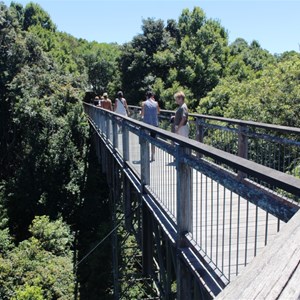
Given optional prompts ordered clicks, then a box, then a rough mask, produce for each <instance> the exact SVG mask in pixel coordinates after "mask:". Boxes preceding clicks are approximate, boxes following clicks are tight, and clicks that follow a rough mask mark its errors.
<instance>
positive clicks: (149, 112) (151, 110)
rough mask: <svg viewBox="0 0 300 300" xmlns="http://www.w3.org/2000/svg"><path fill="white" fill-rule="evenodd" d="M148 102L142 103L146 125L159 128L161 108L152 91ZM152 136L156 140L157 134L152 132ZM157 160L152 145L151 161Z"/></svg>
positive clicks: (142, 112)
mask: <svg viewBox="0 0 300 300" xmlns="http://www.w3.org/2000/svg"><path fill="white" fill-rule="evenodd" d="M146 99H147V100H146V101H143V102H142V109H141V115H142V119H143V121H144V122H145V123H147V124H149V125H152V126H156V127H158V114H159V112H160V108H159V105H158V102H157V101H155V99H154V94H153V92H151V91H148V92H147V93H146ZM151 136H152V137H153V138H155V136H156V135H155V133H154V132H151ZM154 160H155V146H154V145H153V144H151V161H154Z"/></svg>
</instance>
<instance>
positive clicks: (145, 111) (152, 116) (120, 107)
mask: <svg viewBox="0 0 300 300" xmlns="http://www.w3.org/2000/svg"><path fill="white" fill-rule="evenodd" d="M174 99H175V101H176V104H177V105H178V109H177V110H176V112H175V115H174V116H173V117H172V118H171V120H170V122H171V123H172V126H171V128H172V132H174V133H177V134H179V135H181V136H184V137H188V136H189V124H188V107H187V105H186V103H185V94H184V93H183V92H182V91H180V92H177V93H176V94H175V95H174ZM94 104H95V105H97V106H100V107H102V108H104V109H108V110H111V111H114V112H116V113H118V114H121V115H123V116H128V115H129V110H128V106H127V102H126V99H125V98H124V97H123V92H122V91H119V92H118V93H117V98H116V100H115V103H114V109H113V107H112V101H111V100H110V99H109V98H108V95H107V93H104V94H103V96H102V97H101V98H99V97H98V96H96V97H95V100H94ZM159 113H160V108H159V104H158V102H157V101H156V100H155V95H154V93H153V92H152V91H148V92H147V93H146V100H145V101H143V102H142V107H141V117H142V120H143V121H144V122H145V123H147V124H149V125H152V126H155V127H158V115H159ZM151 136H152V137H153V138H155V133H151ZM151 160H152V161H154V160H155V147H154V145H153V144H151Z"/></svg>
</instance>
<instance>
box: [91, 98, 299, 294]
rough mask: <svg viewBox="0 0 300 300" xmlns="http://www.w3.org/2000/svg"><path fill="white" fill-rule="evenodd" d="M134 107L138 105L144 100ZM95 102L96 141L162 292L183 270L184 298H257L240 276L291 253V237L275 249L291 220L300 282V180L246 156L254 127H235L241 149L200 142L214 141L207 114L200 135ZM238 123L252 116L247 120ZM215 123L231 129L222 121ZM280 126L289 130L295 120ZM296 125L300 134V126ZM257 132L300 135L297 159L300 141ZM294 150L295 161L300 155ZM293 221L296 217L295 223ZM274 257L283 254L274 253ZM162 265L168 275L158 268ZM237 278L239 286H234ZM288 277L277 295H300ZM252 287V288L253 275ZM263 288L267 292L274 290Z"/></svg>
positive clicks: (145, 266) (180, 289) (178, 282)
mask: <svg viewBox="0 0 300 300" xmlns="http://www.w3.org/2000/svg"><path fill="white" fill-rule="evenodd" d="M132 109H135V110H136V111H138V108H132ZM85 111H86V114H87V115H88V118H89V121H90V124H91V127H92V128H93V130H94V132H95V134H96V135H95V145H96V151H97V154H98V157H99V160H100V161H101V163H102V165H103V166H104V172H105V173H106V174H107V178H108V180H109V181H110V182H111V183H112V188H113V189H121V190H122V191H121V192H120V193H119V196H120V195H122V199H121V200H120V201H122V206H123V207H124V215H125V216H128V220H127V226H128V230H135V231H136V236H137V239H138V240H140V246H141V249H142V251H143V270H144V272H145V273H147V274H149V275H150V276H154V277H156V278H155V281H156V282H157V283H158V285H159V286H160V289H159V290H160V298H161V299H173V298H174V292H172V287H171V286H172V284H173V286H174V280H175V282H176V291H177V293H176V299H202V298H203V299H209V298H215V297H220V299H221V298H222V297H223V298H222V299H243V297H246V298H245V299H254V298H255V293H253V297H252V296H251V293H249V294H247V293H246V294H242V292H241V291H240V292H241V293H240V294H239V293H238V291H237V290H238V289H239V286H241V287H242V286H243V285H244V286H245V287H246V281H248V279H247V276H246V275H245V274H250V273H251V272H252V273H251V274H252V276H254V275H253V274H254V273H253V272H255V271H253V270H256V271H257V270H258V269H259V268H260V267H261V268H263V265H264V264H265V261H266V260H268V259H269V260H270V257H269V256H272V255H275V253H276V255H279V254H280V253H281V254H283V252H284V253H286V250H285V249H284V248H282V247H281V248H282V250H280V247H278V249H277V252H272V251H271V249H270V246H267V245H274V243H276V245H279V244H280V243H283V244H284V242H283V240H284V239H286V240H289V236H286V234H287V233H286V230H290V231H291V232H292V233H293V235H294V237H295V239H296V240H298V243H297V242H296V244H294V248H295V249H294V253H295V255H296V257H297V256H298V258H295V257H294V256H293V257H294V259H293V263H291V265H289V270H290V271H287V273H290V278H291V280H292V281H291V282H293V281H295V279H293V276H297V274H298V273H297V272H296V271H293V270H297V268H298V266H299V260H300V256H299V248H300V246H299V237H300V228H299V227H297V221H296V223H295V222H293V223H291V222H289V220H290V219H292V218H293V219H294V218H295V220H298V219H299V216H298V215H299V213H298V210H299V197H300V180H299V179H297V178H296V177H294V176H292V175H288V174H286V173H283V172H280V171H278V170H274V169H271V168H269V167H267V166H263V165H262V164H258V163H256V162H254V161H251V160H249V159H246V158H247V157H248V156H249V152H251V151H252V152H253V150H250V151H249V147H247V148H246V147H245V146H248V144H249V136H248V133H249V128H248V129H247V130H246V131H245V129H243V130H242V129H241V128H237V129H236V130H235V134H236V140H235V141H234V144H236V145H237V149H236V150H235V151H236V153H234V154H232V153H228V152H225V151H223V150H220V149H216V148H215V147H212V146H210V145H206V144H203V143H201V142H199V140H200V141H202V142H204V141H205V139H207V140H208V141H212V143H213V142H214V141H213V138H212V137H213V136H212V135H210V137H209V138H207V135H208V134H207V132H206V134H205V129H204V127H203V126H204V125H203V122H202V123H199V121H197V119H196V121H195V126H202V127H198V128H196V127H195V128H196V129H195V133H196V134H195V139H198V141H195V140H192V139H186V138H182V137H180V136H178V135H175V134H173V133H170V132H168V131H165V130H163V129H159V128H155V127H152V126H148V125H146V124H145V123H142V122H140V121H137V120H134V119H132V118H127V117H121V116H119V115H117V114H115V113H112V112H108V111H105V110H103V109H101V108H96V107H94V106H92V105H89V104H85ZM165 114H166V120H167V118H168V116H167V113H165ZM200 117H201V118H202V119H203V116H200ZM195 118H196V117H195ZM227 121H228V122H229V121H230V120H227ZM231 121H232V120H231ZM217 122H221V121H220V120H217ZM222 122H225V120H222ZM232 122H234V121H232ZM205 123H207V122H205ZM235 124H238V126H245V124H241V121H236V122H235ZM250 125H251V126H255V124H248V126H250ZM214 126H217V127H214V128H218V130H219V131H220V130H221V127H220V126H221V125H220V123H219V124H218V125H216V124H215V125H214ZM231 126H232V125H231ZM257 126H258V125H257ZM259 126H260V127H259V128H262V126H264V127H263V130H267V127H268V126H265V125H263V124H259ZM223 127H224V126H223ZM243 128H244V127H243ZM280 130H281V131H280V132H284V134H286V131H287V130H288V128H281V129H280ZM225 131H226V132H227V130H225ZM250 131H251V130H250ZM150 132H155V134H156V138H153V137H151V136H150ZM245 132H247V135H246V134H245ZM293 134H297V129H296V133H295V132H293ZM299 134H300V130H299ZM221 136H222V135H221ZM254 136H255V138H260V139H263V138H265V140H266V141H268V140H271V141H272V143H273V144H274V141H275V140H276V142H277V143H279V141H281V139H282V140H284V142H283V143H285V142H286V143H288V144H289V145H292V149H293V151H291V152H290V154H289V156H290V160H291V159H292V155H295V153H296V156H297V153H298V152H297V151H298V150H299V149H300V147H299V149H298V148H297V147H298V146H297V145H298V144H297V143H298V141H297V140H295V143H293V140H292V139H290V141H292V142H290V141H288V140H289V139H288V138H286V137H279V136H278V135H277V136H276V137H275V136H273V137H271V138H270V137H269V136H267V134H266V133H264V134H258V133H257V132H256V133H255V134H254V133H253V132H252V138H253V137H254ZM218 139H219V141H220V143H219V145H224V140H222V139H220V138H219V137H218ZM149 143H152V144H154V145H155V146H156V159H155V161H153V162H151V161H150V154H149ZM229 143H230V140H229ZM258 144H259V143H258ZM265 145H266V143H265ZM214 146H215V145H214ZM299 146H300V144H299ZM294 149H296V152H295V150H294ZM224 150H225V149H224ZM230 152H232V151H230ZM252 152H251V153H252ZM279 152H280V153H281V150H280V149H279V150H277V149H276V150H274V149H273V152H272V153H279ZM238 155H239V156H240V157H239V156H238ZM251 155H252V154H251ZM272 155H273V154H272ZM280 155H281V154H280ZM280 155H277V154H276V155H273V157H274V158H275V157H277V156H278V157H280ZM253 157H260V155H259V156H255V155H253ZM270 159H271V158H270ZM295 159H297V157H296V158H295ZM292 160H293V162H294V158H293V159H292ZM275 165H276V166H278V164H277V163H276V164H275ZM275 165H274V166H275ZM289 167H290V166H289ZM280 168H281V169H282V168H283V167H281V166H280ZM117 186H119V187H117ZM130 189H134V190H135V191H136V192H137V194H138V195H139V196H138V198H139V200H138V201H137V203H138V204H137V205H140V206H135V207H138V208H137V211H139V210H140V212H139V213H135V211H134V213H133V210H134V209H136V208H134V207H133V201H132V199H130V194H131V193H130V191H129V190H130ZM115 196H116V195H115ZM115 201H116V199H115ZM295 214H296V216H295V217H293V216H294V215H295ZM286 222H289V223H288V225H289V224H294V225H291V226H290V227H291V228H290V229H285V228H287V225H286V224H285V223H286ZM298 223H299V222H298ZM287 244H288V243H287ZM273 247H274V246H273ZM273 247H272V248H273ZM267 249H269V250H267ZM260 257H264V258H261V259H260ZM268 257H269V258H268ZM280 257H285V258H286V259H287V258H288V257H290V256H283V255H281V256H280ZM271 261H272V263H276V259H274V258H272V260H271ZM249 263H250V265H249V266H248V264H249ZM261 264H263V265H261ZM274 265H275V264H274ZM155 266H156V269H157V270H158V275H157V273H156V274H154V272H153V270H154V267H155ZM157 266H158V267H157ZM250 266H251V268H252V269H250ZM253 266H254V267H253ZM293 267H294V269H293ZM248 270H249V271H248ZM251 270H252V271H251ZM293 272H294V273H293ZM240 273H241V274H242V275H239V274H240ZM249 276H250V275H249ZM273 278H275V277H273ZM286 278H287V277H286ZM295 278H297V277H295ZM252 279H253V278H252ZM271 280H272V277H266V278H265V280H264V281H263V280H262V279H261V291H263V290H265V289H266V288H269V287H270V285H271V284H272V283H271ZM231 282H232V283H231ZM263 282H264V283H263ZM282 282H284V280H283V281H282ZM275 283H276V281H275V282H274V284H275ZM291 284H292V283H291ZM234 285H235V288H231V289H230V287H231V286H232V287H233V286H234ZM275 285H276V284H275ZM227 286H228V287H227ZM281 286H282V287H281V290H280V288H279V287H278V290H280V291H281V292H280V294H277V296H276V297H275V296H274V298H272V297H271V298H270V299H276V298H277V297H278V295H285V293H290V295H291V297H296V296H295V295H297V293H298V296H300V289H299V290H298V291H297V289H296V291H295V292H294V293H292V292H290V291H289V289H287V287H288V286H289V283H288V281H285V283H284V284H282V285H281ZM292 286H294V285H291V287H292ZM247 287H248V290H247V291H250V290H251V286H250V284H248V285H247ZM252 288H253V285H252ZM242 289H243V288H242ZM291 289H292V288H291ZM230 291H231V294H230ZM266 293H267V292H266ZM257 295H258V296H257V297H258V298H259V295H264V293H263V292H262V293H261V294H257ZM274 295H275V294H274ZM298 296H297V297H298ZM228 297H229V298H228ZM235 297H237V298H235ZM247 297H250V298H247ZM251 297H252V298H251ZM297 297H296V298H297Z"/></svg>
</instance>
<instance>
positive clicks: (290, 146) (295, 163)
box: [129, 106, 300, 177]
mask: <svg viewBox="0 0 300 300" xmlns="http://www.w3.org/2000/svg"><path fill="white" fill-rule="evenodd" d="M129 108H130V110H131V112H132V114H131V116H132V117H133V118H135V119H139V118H140V110H141V108H140V107H138V106H129ZM172 115H174V112H173V111H169V110H162V111H161V113H160V116H159V118H160V127H161V128H163V129H168V130H171V126H170V123H169V120H170V117H171V116H172ZM189 123H190V127H191V133H190V138H192V139H195V140H197V141H200V142H202V143H205V144H207V145H211V146H213V147H216V148H218V149H220V150H223V151H226V152H228V153H231V154H235V155H238V156H240V157H243V158H247V159H249V160H252V161H254V162H256V163H259V164H261V165H264V166H267V167H269V168H272V169H275V170H278V171H281V172H284V173H288V174H291V175H293V176H297V177H300V128H295V127H287V126H278V125H273V124H265V123H258V122H251V121H242V120H236V119H228V118H222V117H215V116H208V115H200V114H190V120H189Z"/></svg>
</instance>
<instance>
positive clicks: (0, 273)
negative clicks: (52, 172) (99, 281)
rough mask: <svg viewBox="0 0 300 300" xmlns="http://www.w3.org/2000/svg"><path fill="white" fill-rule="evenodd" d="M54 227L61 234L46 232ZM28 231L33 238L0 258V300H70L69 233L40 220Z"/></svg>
mask: <svg viewBox="0 0 300 300" xmlns="http://www.w3.org/2000/svg"><path fill="white" fill-rule="evenodd" d="M41 222H43V223H44V224H40V223H41ZM58 225H59V226H61V227H62V228H63V229H64V231H65V232H64V233H63V234H62V233H61V232H54V233H53V232H52V233H51V232H50V231H49V230H51V229H57V226H58ZM31 230H32V232H34V234H35V235H36V236H37V238H36V237H35V236H32V237H30V238H29V239H27V240H24V241H22V242H21V243H19V245H18V246H17V247H14V248H12V247H11V248H12V249H11V250H10V251H9V252H6V253H5V254H3V253H2V252H1V254H0V298H1V299H4V300H5V299H49V300H50V299H73V293H74V275H73V272H72V269H73V264H72V252H71V250H70V242H71V238H70V233H69V231H70V229H69V228H68V226H67V225H66V224H64V223H63V222H62V221H61V220H57V221H54V222H53V223H52V222H51V221H49V218H48V217H46V216H42V217H37V218H36V219H35V220H34V221H33V224H32V227H31ZM41 231H43V233H41ZM64 239H68V240H69V242H68V243H67V242H65V240H64ZM55 245H56V246H55ZM51 246H52V247H51ZM47 248H49V249H47Z"/></svg>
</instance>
